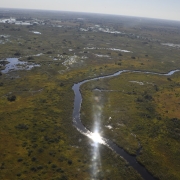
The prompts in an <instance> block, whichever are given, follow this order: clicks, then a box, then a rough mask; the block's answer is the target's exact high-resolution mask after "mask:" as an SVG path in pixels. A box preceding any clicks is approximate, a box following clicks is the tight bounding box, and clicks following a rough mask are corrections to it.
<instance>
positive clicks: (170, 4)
mask: <svg viewBox="0 0 180 180" xmlns="http://www.w3.org/2000/svg"><path fill="white" fill-rule="evenodd" d="M0 7H6V8H26V9H49V10H63V11H79V12H95V13H106V14H120V15H129V16H141V17H152V18H161V19H173V20H179V21H180V0H29V1H27V0H1V1H0Z"/></svg>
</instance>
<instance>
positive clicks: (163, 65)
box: [0, 9, 180, 180]
mask: <svg viewBox="0 0 180 180" xmlns="http://www.w3.org/2000/svg"><path fill="white" fill-rule="evenodd" d="M179 29H180V22H178V21H167V20H156V19H146V18H141V19H140V18H135V17H124V16H113V15H100V14H88V13H70V12H57V11H40V10H39V11H38V10H15V9H14V10H12V11H6V10H5V9H1V11H0V70H1V71H0V160H1V161H0V179H3V180H11V179H14V180H15V179H18V180H21V179H22V180H24V179H36V180H37V179H47V180H51V179H52V180H75V179H83V180H86V179H87V180H89V179H100V180H111V179H112V180H121V179H122V180H124V179H128V180H129V179H132V180H133V179H134V180H135V179H136V180H137V179H138V180H139V179H143V178H142V177H141V175H140V174H139V173H138V172H137V171H136V170H135V169H134V168H133V167H132V166H130V165H129V163H128V162H127V161H126V160H125V159H124V158H123V157H120V156H119V155H118V154H116V153H115V152H113V151H112V150H111V149H109V148H107V147H106V146H104V145H99V149H98V151H99V162H98V163H97V167H98V169H97V171H96V172H94V161H93V157H92V156H93V150H94V146H93V145H92V144H93V141H92V140H91V139H89V138H88V137H86V136H84V135H83V134H81V133H80V132H79V131H77V129H76V128H75V127H74V126H73V115H72V113H73V108H74V97H75V95H74V92H73V90H72V87H73V85H74V84H76V83H78V82H81V81H83V80H85V79H93V78H96V77H101V76H105V75H109V74H113V73H115V72H117V71H119V70H129V71H127V72H123V73H121V74H120V75H119V76H116V77H111V78H104V79H99V80H94V81H89V82H87V83H85V84H83V85H82V86H81V88H80V91H81V94H82V104H81V111H80V114H81V120H82V123H83V125H84V126H85V127H86V128H87V129H88V130H90V131H91V132H93V131H94V128H95V125H96V123H97V118H96V116H95V115H96V114H98V117H100V119H98V125H99V130H100V131H99V134H100V135H101V136H102V137H104V138H107V139H109V140H111V141H113V142H114V143H116V144H117V145H118V146H119V147H121V148H123V149H124V150H125V151H126V152H128V153H129V154H131V155H133V156H136V159H137V161H138V162H139V163H140V164H141V165H142V166H143V167H145V168H146V169H147V171H148V172H149V173H150V174H151V175H152V176H153V177H154V178H156V179H167V180H169V179H173V180H176V179H177V180H178V179H180V171H179V169H180V156H179V154H180V113H179V111H180V72H175V73H174V74H172V75H168V76H167V75H163V74H166V73H168V72H170V71H171V70H177V69H180V43H179V42H180V31H179ZM178 43H179V44H178ZM15 60H16V61H18V62H17V64H16V65H12V66H9V67H8V65H10V64H11V63H10V62H13V61H15ZM135 71H136V72H135ZM146 72H152V73H146ZM153 73H154V74H153Z"/></svg>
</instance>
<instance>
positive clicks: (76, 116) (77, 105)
mask: <svg viewBox="0 0 180 180" xmlns="http://www.w3.org/2000/svg"><path fill="white" fill-rule="evenodd" d="M177 71H180V70H173V71H170V72H169V73H167V74H159V73H153V72H143V71H130V70H122V71H118V72H116V73H114V74H111V75H107V76H101V77H97V78H92V79H88V80H84V81H82V82H79V83H77V84H74V85H73V87H72V89H73V91H74V94H75V99H74V110H73V125H74V126H75V127H76V129H77V130H78V131H79V132H80V133H81V134H83V135H85V136H87V137H89V138H90V139H92V137H93V132H90V131H89V130H88V129H86V127H85V126H84V125H83V124H82V122H81V118H80V110H81V103H82V95H81V93H80V86H81V85H82V84H84V83H87V82H90V81H95V80H98V79H104V78H111V77H115V76H118V75H120V74H121V73H123V72H131V73H144V74H155V75H161V76H162V75H163V76H170V75H173V74H174V73H175V72H177ZM99 144H103V145H105V146H107V147H108V148H110V149H111V150H112V151H114V152H116V153H117V154H119V155H120V156H121V157H123V158H124V159H125V160H126V161H127V162H128V163H129V165H130V166H132V167H133V168H134V169H135V170H136V171H137V172H138V173H139V174H140V175H141V176H142V178H144V179H145V180H154V179H156V178H154V177H153V176H152V175H151V173H149V172H148V171H147V170H146V168H145V167H144V166H142V165H141V164H140V163H138V162H137V160H136V156H132V155H130V154H128V153H127V152H126V151H124V150H123V148H120V147H119V146H117V145H116V144H115V143H113V142H112V141H111V140H109V139H105V138H103V137H101V139H100V140H99Z"/></svg>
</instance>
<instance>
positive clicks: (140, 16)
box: [0, 7, 180, 22]
mask: <svg viewBox="0 0 180 180" xmlns="http://www.w3.org/2000/svg"><path fill="white" fill-rule="evenodd" d="M0 9H14V10H35V11H57V12H71V13H85V14H98V15H110V16H125V17H133V18H145V19H154V20H164V21H175V22H180V20H177V19H176V20H175V19H163V18H154V17H147V16H133V15H123V14H110V13H98V12H84V11H70V10H57V9H36V8H35V9H29V8H13V7H12V8H10V7H0Z"/></svg>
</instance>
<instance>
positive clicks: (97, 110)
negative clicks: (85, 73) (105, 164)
mask: <svg viewBox="0 0 180 180" xmlns="http://www.w3.org/2000/svg"><path fill="white" fill-rule="evenodd" d="M93 99H94V104H93V109H92V110H93V111H92V112H93V123H94V125H93V126H94V127H93V129H94V130H93V132H90V133H89V135H88V137H89V138H90V139H91V140H92V142H91V145H92V159H91V163H92V164H91V180H96V179H99V178H100V177H101V175H102V166H101V154H100V144H105V140H104V139H103V138H102V137H101V121H102V110H103V102H102V97H101V95H96V96H94V97H93Z"/></svg>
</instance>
